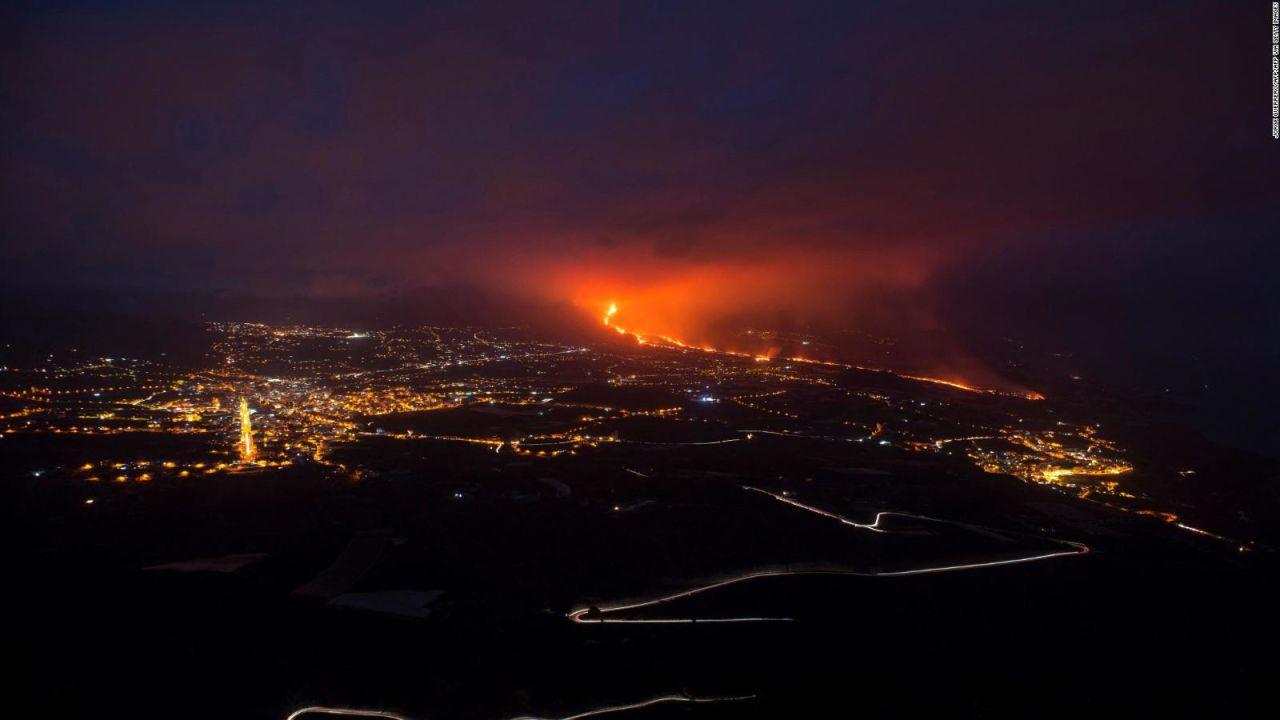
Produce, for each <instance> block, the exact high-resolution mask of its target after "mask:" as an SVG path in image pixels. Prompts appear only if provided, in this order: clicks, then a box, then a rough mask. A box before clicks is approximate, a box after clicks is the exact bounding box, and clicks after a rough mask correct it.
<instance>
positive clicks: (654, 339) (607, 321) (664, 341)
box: [602, 302, 1044, 400]
mask: <svg viewBox="0 0 1280 720" xmlns="http://www.w3.org/2000/svg"><path fill="white" fill-rule="evenodd" d="M617 314H618V304H617V303H616V302H612V303H609V308H608V309H607V310H605V313H604V317H603V318H602V320H603V321H604V325H605V327H607V328H609V329H611V330H613V331H614V332H616V333H618V334H619V335H630V336H631V337H633V338H635V340H636V342H637V343H639V344H641V345H654V346H656V347H666V348H674V349H680V350H699V351H701V352H707V353H715V354H717V355H732V356H734V357H743V358H751V359H753V360H755V361H756V362H769V361H771V360H775V359H776V360H784V361H787V362H795V363H808V364H810V365H827V366H830V367H840V368H847V369H850V370H866V371H869V372H882V373H888V374H890V375H893V376H895V377H900V378H902V379H904V380H915V381H917V382H926V383H933V384H935V385H945V386H947V387H950V388H955V389H957V390H964V391H965V392H972V393H983V394H986V395H1004V396H1008V397H1018V398H1023V399H1025V400H1043V399H1044V396H1043V395H1041V394H1040V393H1037V392H1015V391H1011V390H997V389H995V388H987V387H978V386H976V385H968V384H965V383H962V382H956V381H954V380H944V379H942V378H935V377H927V376H924V375H907V374H905V373H900V372H896V371H893V370H888V369H885V368H877V367H867V366H865V365H854V364H851V363H842V362H832V361H829V360H813V359H811V358H802V357H777V358H774V357H770V356H768V355H754V354H752V353H744V352H738V351H736V350H720V349H717V348H714V347H711V346H710V345H690V344H688V343H685V342H682V341H680V340H678V339H676V338H673V337H669V336H667V335H646V334H644V333H639V332H636V331H634V330H628V329H627V328H624V327H622V326H621V325H618V324H617V323H616V322H614V317H615V316H616V315H617Z"/></svg>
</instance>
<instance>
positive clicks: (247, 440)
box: [239, 398, 258, 463]
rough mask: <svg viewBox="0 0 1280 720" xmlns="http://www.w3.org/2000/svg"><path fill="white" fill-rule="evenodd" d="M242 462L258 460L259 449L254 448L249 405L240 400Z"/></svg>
mask: <svg viewBox="0 0 1280 720" xmlns="http://www.w3.org/2000/svg"><path fill="white" fill-rule="evenodd" d="M239 445H240V461H241V462H246V463H251V462H253V461H254V460H256V459H258V449H257V448H255V447H254V446H253V424H252V423H251V422H249V403H248V401H246V400H245V399H244V398H240V443H239Z"/></svg>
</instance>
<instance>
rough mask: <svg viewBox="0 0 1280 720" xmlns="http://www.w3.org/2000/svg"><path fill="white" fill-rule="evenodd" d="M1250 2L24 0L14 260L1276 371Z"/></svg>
mask: <svg viewBox="0 0 1280 720" xmlns="http://www.w3.org/2000/svg"><path fill="white" fill-rule="evenodd" d="M1269 12H1270V7H1269V3H1266V2H1175V1H1170V0H1160V1H1157V2H1125V3H1117V2H1114V0H1110V1H1106V2H1080V1H1073V2H1026V1H1025V0H1010V1H1008V2H983V1H979V2H954V1H946V2H925V1H915V2H910V3H890V2H856V1H854V0H841V1H840V2H831V3H808V2H788V3H752V2H741V1H739V2H725V3H698V2H646V3H621V4H617V3H608V2H581V3H552V2H539V3H501V4H499V3H465V2H434V3H430V2H406V3H375V2H365V3H326V2H305V3H284V2H281V3H263V2H249V3H238V2H211V3H175V2H99V3H72V2H57V1H54V0H44V1H42V2H34V3H16V4H10V5H9V6H8V7H7V8H6V9H5V10H4V11H3V13H4V15H3V18H0V26H2V27H3V29H2V30H0V43H2V46H3V48H4V54H5V57H4V63H3V70H2V74H0V94H2V95H3V97H2V98H0V137H2V138H3V140H2V141H3V143H4V146H3V154H4V161H3V165H2V173H3V174H2V177H0V183H2V184H3V188H2V191H0V231H2V234H0V266H2V267H3V269H2V270H0V272H3V273H4V277H5V283H6V284H7V285H9V287H10V288H11V289H13V288H21V289H22V291H23V292H28V293H32V292H34V293H36V294H38V293H39V292H41V291H44V290H49V291H55V290H56V291H62V290H65V289H68V288H117V289H119V288H135V289H143V290H178V289H181V290H192V289H195V290H201V289H208V290H219V289H234V290H237V291H244V292H250V293H257V294H261V295H263V296H267V297H270V296H278V295H286V294H288V295H315V296H324V297H346V296H355V297H361V296H370V295H381V294H387V293H397V292H403V291H410V290H415V289H418V288H423V287H433V286H435V287H439V286H448V287H455V286H474V287H478V288H482V289H491V290H497V291H501V292H503V293H509V294H515V295H517V296H528V297H535V298H539V299H542V300H551V301H563V302H565V303H566V304H569V303H571V304H572V305H573V306H576V307H578V308H580V309H582V310H583V312H584V313H595V312H597V310H598V309H599V308H600V307H601V303H607V302H608V301H610V300H618V301H620V302H621V303H623V314H626V313H627V312H628V311H629V312H630V313H631V317H632V318H633V321H634V322H637V323H649V324H650V325H651V326H652V327H650V328H647V329H650V330H653V331H669V330H674V331H679V332H684V333H692V332H696V331H697V328H698V327H699V326H700V325H705V324H706V323H709V322H711V321H712V319H714V318H721V317H725V316H727V315H733V316H735V317H737V316H751V315H752V314H755V315H757V316H764V315H768V316H771V317H779V316H786V317H788V318H792V319H795V318H801V319H807V318H817V319H821V320H822V321H824V322H827V323H835V324H840V323H842V322H844V323H847V324H850V325H862V324H870V325H876V326H878V327H880V328H883V327H886V326H894V325H897V326H899V327H902V328H926V329H931V330H936V329H938V328H942V329H944V330H945V331H947V332H954V333H956V334H957V335H961V334H963V335H964V336H965V337H972V336H976V335H980V334H982V333H987V334H989V335H991V336H998V335H1000V334H1002V333H1017V334H1019V337H1029V338H1032V339H1035V340H1038V341H1039V342H1041V343H1042V344H1045V345H1051V344H1055V343H1056V344H1059V345H1062V346H1064V347H1069V348H1070V349H1071V350H1072V351H1073V352H1079V353H1081V354H1082V355H1092V356H1099V357H1100V356H1103V355H1108V356H1109V357H1111V358H1112V359H1113V360H1115V361H1116V363H1117V364H1120V365H1125V366H1126V367H1127V368H1128V369H1129V372H1130V374H1131V375H1133V376H1142V375H1144V374H1146V373H1148V372H1149V370H1150V368H1151V367H1152V365H1151V363H1152V362H1157V361H1158V362H1162V363H1164V364H1165V365H1170V364H1172V365H1177V366H1179V368H1181V369H1182V370H1185V369H1186V368H1191V369H1192V370H1195V369H1196V368H1199V369H1200V370H1196V371H1197V372H1199V371H1201V370H1203V371H1204V372H1209V371H1208V370H1205V368H1211V369H1214V371H1215V372H1223V370H1222V369H1223V368H1226V367H1228V366H1229V365H1231V364H1232V363H1234V362H1237V361H1239V362H1243V363H1244V364H1245V365H1246V366H1248V367H1249V368H1252V369H1253V370H1255V371H1256V370H1260V369H1262V368H1265V367H1266V366H1267V365H1268V363H1269V362H1270V361H1271V360H1274V359H1276V358H1277V357H1280V353H1278V352H1277V346H1276V343H1277V340H1276V338H1277V336H1280V332H1277V330H1280V322H1277V306H1278V303H1277V300H1276V293H1275V292H1274V286H1275V283H1274V281H1273V280H1272V276H1273V273H1274V270H1275V263H1276V260H1277V259H1280V257H1278V256H1280V252H1278V251H1277V250H1276V249H1274V242H1273V241H1274V240H1275V239H1276V238H1277V237H1280V232H1277V231H1278V230H1280V213H1278V212H1277V208H1278V207H1280V170H1278V168H1280V165H1278V164H1277V154H1276V153H1277V148H1280V144H1277V143H1276V142H1275V141H1273V140H1272V139H1271V137H1270V128H1269V113H1270V107H1269V89H1270V66H1269V60H1270V58H1269V52H1270V38H1269V33H1270V23H1269ZM1112 353H1114V355H1111V354H1112ZM1134 358H1137V359H1134ZM1182 370H1180V372H1181V371H1182Z"/></svg>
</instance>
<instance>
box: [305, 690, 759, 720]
mask: <svg viewBox="0 0 1280 720" xmlns="http://www.w3.org/2000/svg"><path fill="white" fill-rule="evenodd" d="M755 698H756V696H755V695H726V696H720V697H694V696H691V695H659V696H658V697H655V698H650V699H648V700H641V701H640V702H634V703H627V704H625V705H608V706H605V707H601V708H596V709H594V710H586V711H584V712H580V713H576V714H574V715H565V716H564V717H558V718H547V717H542V716H539V715H521V716H519V717H514V718H511V720H582V718H589V717H596V716H599V715H609V714H612V713H620V712H626V711H628V710H640V709H643V708H647V707H652V706H654V705H661V704H662V703H689V704H700V703H722V702H740V701H743V700H754V699H755ZM308 713H313V714H317V715H335V716H341V717H365V718H381V719H383V720H410V718H407V717H405V716H403V715H395V714H393V713H389V712H384V711H382V710H356V709H353V708H336V707H325V706H323V705H313V706H311V707H304V708H300V709H298V710H294V711H293V712H291V713H289V716H288V717H287V718H285V720H298V718H299V717H301V716H303V715H306V714H308Z"/></svg>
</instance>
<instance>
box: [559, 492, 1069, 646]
mask: <svg viewBox="0 0 1280 720" xmlns="http://www.w3.org/2000/svg"><path fill="white" fill-rule="evenodd" d="M742 489H743V490H746V491H748V492H757V493H761V494H763V495H767V496H769V497H771V498H773V499H775V500H777V501H779V502H782V503H786V504H787V505H790V506H792V507H795V508H799V509H801V510H805V511H807V512H811V513H815V514H817V515H821V516H822V517H826V518H829V519H832V520H836V521H838V522H840V523H842V524H844V525H848V526H850V527H854V528H857V529H859V530H870V531H872V532H878V533H892V532H893V531H892V530H887V529H885V528H883V527H880V521H881V520H882V519H884V518H885V517H886V516H897V517H906V518H912V519H915V520H925V521H928V522H935V523H942V524H945V525H952V526H955V527H959V528H963V529H966V530H969V531H973V532H981V533H984V534H996V533H995V531H993V530H991V529H989V528H983V527H981V526H978V525H971V524H968V523H962V522H956V521H954V520H941V519H939V518H932V517H928V516H927V515H916V514H914V513H905V512H897V511H892V510H883V511H880V512H878V513H876V517H875V520H874V521H872V522H871V523H859V522H855V521H853V520H850V519H848V518H846V517H844V516H842V515H839V514H836V513H833V512H830V511H827V510H823V509H821V508H817V507H814V506H812V505H806V504H805V503H802V502H799V501H796V500H793V499H791V498H789V497H786V496H784V495H780V494H778V493H773V492H769V491H768V490H762V489H760V488H756V487H751V486H749V485H744V486H742ZM997 536H998V537H999V535H998V534H997ZM1045 539H1047V540H1049V541H1051V542H1054V543H1057V544H1059V545H1065V546H1067V547H1069V548H1071V549H1070V550H1061V551H1058V552H1048V553H1039V554H1036V555H1028V556H1023V557H1015V558H1008V559H1005V560H988V561H985V562H973V563H961V564H956V565H938V566H931V567H923V568H910V569H907V570H889V571H882V572H866V571H862V570H789V569H781V570H761V571H757V572H753V573H747V574H744V575H738V576H735V577H731V578H727V579H724V580H719V581H716V582H713V583H709V584H707V585H700V586H698V587H695V588H691V589H689V590H683V591H681V592H677V593H673V594H671V595H664V596H662V597H659V598H653V599H651V600H642V601H639V602H634V603H629V604H626V605H614V606H611V607H597V608H595V610H596V612H598V613H599V614H600V615H601V616H600V617H593V618H587V617H586V615H587V614H588V613H590V612H591V611H592V608H591V607H587V608H580V609H577V610H574V611H572V612H570V613H569V614H568V615H567V617H568V618H569V619H570V620H571V621H573V622H575V623H579V624H585V625H591V624H605V623H608V624H618V625H695V624H699V623H745V622H793V621H794V618H787V617H734V618H707V619H698V618H675V619H665V618H657V619H619V620H610V619H607V618H605V617H603V614H604V613H611V612H622V611H626V610H636V609H639V608H646V607H653V606H655V605H661V604H663V603H669V602H672V601H674V600H681V599H684V598H688V597H692V596H694V595H700V594H702V593H705V592H707V591H709V590H715V589H717V588H722V587H727V586H729V585H737V584H739V583H743V582H747V581H748V580H759V579H761V578H770V577H783V576H789V575H844V576H851V577H910V576H914V575H929V574H934V573H944V572H957V571H961V570H978V569H982V568H993V567H1002V566H1006V565H1018V564H1022V563H1029V562H1036V561H1039V560H1050V559H1053V558H1059V557H1069V556H1072V555H1087V554H1088V553H1089V546H1087V545H1085V544H1084V543H1080V542H1075V541H1073V540H1059V539H1057V538H1045Z"/></svg>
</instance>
